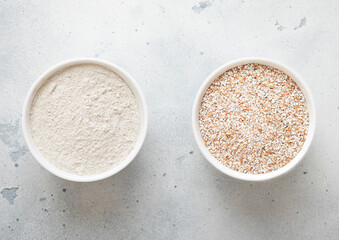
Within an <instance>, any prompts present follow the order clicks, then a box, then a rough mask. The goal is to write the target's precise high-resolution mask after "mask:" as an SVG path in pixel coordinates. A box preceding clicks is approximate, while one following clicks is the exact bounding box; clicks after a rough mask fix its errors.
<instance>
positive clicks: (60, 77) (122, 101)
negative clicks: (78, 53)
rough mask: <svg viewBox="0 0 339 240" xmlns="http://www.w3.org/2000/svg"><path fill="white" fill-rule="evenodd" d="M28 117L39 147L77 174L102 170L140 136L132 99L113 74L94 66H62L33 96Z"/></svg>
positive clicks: (87, 173)
mask: <svg viewBox="0 0 339 240" xmlns="http://www.w3.org/2000/svg"><path fill="white" fill-rule="evenodd" d="M30 121H31V129H32V136H33V140H34V142H35V144H36V146H37V148H38V149H39V151H40V152H41V153H42V154H43V155H44V156H45V158H46V159H48V160H49V161H50V162H51V163H52V164H54V165H55V166H56V167H58V168H60V169H62V170H64V171H66V172H69V173H73V174H77V175H92V174H97V173H101V172H104V171H107V170H109V169H111V168H113V167H114V166H116V165H117V164H119V163H120V162H121V161H123V160H124V159H125V158H126V157H127V155H128V154H129V153H130V152H131V150H132V149H133V147H134V144H135V141H136V139H137V137H138V134H139V128H140V114H139V108H138V105H137V102H136V98H135V96H134V95H133V93H132V91H131V90H130V88H129V87H128V85H127V84H126V83H125V82H124V81H123V80H122V78H120V77H119V76H118V75H117V74H116V73H115V72H113V71H111V70H109V69H107V68H104V67H102V66H99V65H95V64H81V65H75V66H71V67H69V68H66V69H63V70H61V71H59V72H58V73H56V74H55V75H53V76H52V77H50V79H48V81H46V83H45V84H44V85H43V86H42V87H41V88H40V89H39V91H38V92H37V94H36V95H35V97H34V100H33V103H32V107H31V112H30Z"/></svg>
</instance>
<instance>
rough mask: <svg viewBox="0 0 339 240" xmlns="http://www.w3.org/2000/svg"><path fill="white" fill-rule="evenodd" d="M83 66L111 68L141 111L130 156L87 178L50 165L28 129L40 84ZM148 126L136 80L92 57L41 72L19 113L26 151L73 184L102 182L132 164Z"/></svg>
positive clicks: (120, 69)
mask: <svg viewBox="0 0 339 240" xmlns="http://www.w3.org/2000/svg"><path fill="white" fill-rule="evenodd" d="M84 63H89V64H98V65H101V66H104V67H106V68H108V69H111V70H112V71H114V72H115V73H117V74H118V75H119V76H120V77H121V78H122V79H123V80H124V81H125V82H126V83H127V85H128V86H129V87H130V89H131V90H132V92H133V94H134V96H135V98H136V100H137V103H138V106H139V111H140V118H141V119H140V120H141V121H140V132H139V136H138V138H137V140H136V142H135V145H134V148H133V150H132V151H131V152H130V154H129V155H128V156H127V157H126V158H125V159H124V160H123V161H122V162H121V163H120V164H119V165H117V166H116V167H114V168H112V169H109V170H107V171H105V172H103V173H99V174H95V175H88V176H80V175H76V174H71V173H68V172H65V171H63V170H61V169H59V168H57V167H56V166H54V165H53V164H51V163H50V162H49V161H48V160H47V159H46V158H45V157H44V156H43V155H42V154H41V153H40V151H39V150H38V148H37V147H36V145H35V143H34V141H33V138H32V135H31V126H30V117H29V115H30V109H31V104H32V100H33V98H34V96H35V94H36V92H37V91H38V90H39V88H40V87H41V86H42V84H43V83H44V82H45V81H46V80H47V79H48V78H49V77H50V76H52V75H53V74H55V73H56V72H57V71H59V70H60V69H63V68H66V67H69V66H72V65H76V64H84ZM147 123H148V115H147V107H146V101H145V99H144V96H143V94H142V92H141V89H140V87H139V86H138V84H137V83H136V82H135V80H134V79H133V78H132V77H131V76H130V75H129V74H128V73H127V72H126V71H124V70H123V69H122V68H120V67H119V66H117V65H115V64H113V63H110V62H107V61H104V60H99V59H92V58H79V59H72V60H67V61H64V62H61V63H59V64H57V65H55V66H53V67H51V68H50V69H48V70H47V71H46V72H44V73H43V74H42V75H41V76H40V77H39V78H38V79H37V80H36V81H35V82H34V84H33V86H32V87H31V88H30V90H29V92H28V94H27V97H26V99H25V103H24V109H23V114H22V129H23V134H24V137H25V140H26V143H27V146H28V149H29V150H30V152H31V153H32V155H33V156H34V157H35V159H36V160H37V161H38V162H39V163H40V164H41V165H42V166H43V167H44V168H46V169H47V170H48V171H49V172H51V173H53V174H54V175H56V176H58V177H60V178H63V179H66V180H70V181H75V182H93V181H97V180H101V179H104V178H108V177H110V176H112V175H114V174H116V173H118V172H119V171H121V170H122V169H124V168H125V167H126V166H127V165H128V164H129V163H131V162H132V160H133V159H134V158H135V156H136V155H137V154H138V152H139V150H140V149H141V146H142V144H143V142H144V140H145V137H146V132H147Z"/></svg>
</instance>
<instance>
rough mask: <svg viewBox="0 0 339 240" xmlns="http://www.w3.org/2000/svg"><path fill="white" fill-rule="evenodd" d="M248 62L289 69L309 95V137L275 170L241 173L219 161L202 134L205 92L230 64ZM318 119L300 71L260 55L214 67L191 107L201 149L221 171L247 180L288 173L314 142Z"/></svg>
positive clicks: (194, 130) (282, 69) (195, 131)
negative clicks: (299, 73) (296, 71)
mask: <svg viewBox="0 0 339 240" xmlns="http://www.w3.org/2000/svg"><path fill="white" fill-rule="evenodd" d="M247 63H258V64H263V65H267V66H271V67H274V68H276V69H278V70H281V71H283V72H284V73H286V74H287V75H289V76H290V77H291V78H292V79H293V80H294V81H295V82H296V84H297V85H298V86H299V88H300V89H301V91H302V93H303V94H304V96H305V98H306V102H307V107H308V110H309V119H310V125H309V128H308V133H307V136H306V140H305V142H304V145H303V147H302V149H301V150H300V151H299V153H298V154H297V156H296V157H295V158H294V159H293V160H291V162H289V163H288V164H286V165H285V166H284V167H282V168H279V169H277V170H275V171H273V172H269V173H265V174H244V173H240V172H238V171H236V170H233V169H231V168H229V167H227V166H225V165H224V164H222V163H221V162H219V161H218V160H217V159H216V158H215V157H214V156H213V155H212V154H211V153H210V152H209V150H208V149H207V147H206V146H205V144H204V142H203V139H202V137H201V134H200V127H199V109H200V105H201V104H200V103H201V100H202V98H203V96H204V95H205V92H206V90H207V89H208V87H209V86H210V85H211V83H212V82H213V81H214V80H215V79H216V78H217V77H219V76H220V75H221V74H222V73H224V72H225V71H227V70H229V69H231V68H234V67H236V66H241V65H244V64H247ZM315 122H316V117H315V107H314V102H313V98H312V95H311V92H310V90H309V89H308V87H307V86H306V84H305V82H304V81H303V80H302V78H301V77H300V76H299V75H298V74H296V73H295V72H294V71H292V70H291V69H290V68H289V67H287V66H286V65H283V64H281V63H279V62H277V61H274V60H270V59H267V58H259V57H246V58H239V59H236V60H233V61H230V62H227V63H226V64H224V65H222V66H220V67H219V68H217V69H216V70H215V71H213V72H212V73H211V74H210V75H209V76H208V77H207V78H206V79H205V81H204V82H203V83H202V85H201V86H200V88H199V90H198V93H197V95H196V97H195V100H194V104H193V110H192V127H193V134H194V138H195V140H196V142H197V144H198V146H199V148H200V150H201V152H202V153H203V155H204V156H205V158H206V159H207V160H208V161H209V162H210V163H211V164H212V165H213V166H214V167H215V168H217V169H218V170H219V171H221V172H222V173H224V174H226V175H228V176H231V177H233V178H236V179H241V180H246V181H265V180H269V179H273V178H276V177H278V176H281V175H283V174H286V173H287V172H289V171H290V170H291V169H293V168H294V167H295V166H296V165H297V164H298V163H300V161H301V159H302V158H303V157H304V156H305V154H306V152H307V150H308V149H309V147H310V145H311V143H312V139H313V136H314V132H315Z"/></svg>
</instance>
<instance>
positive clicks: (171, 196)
mask: <svg viewBox="0 0 339 240" xmlns="http://www.w3.org/2000/svg"><path fill="white" fill-rule="evenodd" d="M338 11H339V2H338V1H336V0H327V1H317V0H310V1H301V0H300V1H298V0H297V1H292V0H286V1H268V0H263V1H259V0H258V1H250V0H242V1H241V0H239V1H238V0H230V1H228V0H227V1H226V0H224V1H221V0H215V1H212V0H209V1H203V0H201V2H199V1H192V0H188V1H177V0H175V1H155V0H145V1H137V0H131V1H127V0H125V1H108V0H107V1H106V0H105V1H65V0H60V1H37V0H36V1H9V0H8V1H1V2H0V23H1V24H0V192H1V194H0V239H339V161H338V160H339V159H338V156H339V139H338V133H339V125H338V120H339V67H338V66H339V57H338V56H339V47H338V43H339V14H338ZM247 56H256V57H266V58H271V59H274V60H276V61H279V62H281V63H283V64H286V65H288V66H289V67H291V68H292V69H294V70H295V71H296V72H298V73H299V75H301V76H302V77H303V78H304V79H305V82H306V83H307V85H308V86H309V87H310V89H311V91H312V93H313V96H314V100H315V104H316V108H317V116H318V118H317V129H316V134H315V139H314V141H313V144H312V146H311V149H310V151H309V152H308V154H307V155H306V157H305V159H304V161H303V162H302V164H300V165H299V166H298V167H297V168H295V169H294V170H293V171H292V172H290V173H289V174H288V175H285V176H283V177H281V178H278V179H275V180H272V181H269V182H263V183H249V182H242V181H239V180H235V179H231V178H230V177H227V176H224V175H223V174H222V173H220V172H218V171H217V170H216V169H214V168H213V167H212V166H211V165H210V164H209V163H208V162H207V161H206V159H205V158H204V157H203V156H202V155H201V153H200V151H199V149H198V147H197V145H196V143H195V141H194V138H193V133H192V130H191V108H192V104H193V100H194V96H195V94H196V92H197V91H198V88H199V86H200V85H201V83H202V82H203V81H204V79H205V78H206V77H207V76H208V75H209V74H210V73H211V72H212V71H213V70H214V69H216V68H217V67H219V66H220V65H222V64H224V63H226V62H227V61H230V60H234V59H236V58H239V57H247ZM75 57H97V58H102V59H106V60H108V61H111V62H114V63H116V64H118V65H120V66H121V67H123V68H124V69H125V70H127V71H128V72H129V73H130V74H131V75H132V76H134V78H135V79H136V80H137V82H138V83H139V84H140V86H141V88H142V90H143V92H144V94H145V96H146V101H147V104H148V108H149V117H150V120H149V131H148V135H147V138H146V141H145V144H144V146H143V148H142V150H141V152H140V153H139V155H138V156H137V158H136V159H135V160H134V161H133V162H132V164H130V165H129V166H128V167H127V168H126V169H124V170H123V171H122V172H120V173H119V174H117V175H115V176H113V177H111V178H109V179H106V180H103V181H99V182H95V183H87V184H82V183H74V182H68V181H64V180H62V179H59V178H57V177H55V176H53V175H52V174H50V173H49V172H47V171H46V170H44V169H43V168H42V167H41V166H40V165H39V164H38V163H37V162H36V161H35V160H34V158H33V157H32V155H31V154H30V152H29V151H28V150H27V147H26V145H25V143H24V140H23V137H22V133H21V126H20V125H21V124H20V119H21V111H22V105H23V101H24V97H25V95H26V93H27V91H28V89H29V87H30V86H31V84H32V83H33V81H35V79H36V78H37V77H38V76H39V75H40V74H41V73H42V72H43V71H45V70H46V69H47V68H49V67H51V66H52V65H54V64H56V63H58V62H60V61H62V60H66V59H70V58H75Z"/></svg>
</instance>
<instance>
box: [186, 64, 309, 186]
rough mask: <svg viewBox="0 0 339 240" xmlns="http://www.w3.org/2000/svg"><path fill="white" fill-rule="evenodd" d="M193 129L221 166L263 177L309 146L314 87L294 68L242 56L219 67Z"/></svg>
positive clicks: (201, 98)
mask: <svg viewBox="0 0 339 240" xmlns="http://www.w3.org/2000/svg"><path fill="white" fill-rule="evenodd" d="M192 125H193V132H194V136H195V139H196V142H197V143H198V146H199V148H200V150H201V151H202V153H203V154H204V155H205V157H206V159H207V160H208V161H209V162H210V163H211V164H212V165H213V166H214V167H216V168H217V169H218V170H220V171H221V172H223V173H225V174H227V175H229V176H231V177H234V178H238V179H242V180H247V181H263V180H268V179H272V178H275V177H278V176H281V175H283V174H285V173H287V172H289V171H290V170H291V169H292V168H293V167H295V166H296V165H297V164H298V163H299V162H300V161H301V159H302V158H303V157H304V155H305V154H306V152H307V150H308V149H309V147H310V144H311V142H312V139H313V135H314V131H315V110H314V104H313V100H312V97H311V94H310V91H309V90H308V88H307V87H306V85H305V83H304V82H303V81H302V79H301V78H300V77H299V76H298V75H297V74H296V73H295V72H293V71H292V70H291V69H289V68H287V67H286V66H284V65H282V64H280V63H277V62H275V61H272V60H268V59H262V58H244V59H239V60H235V61H232V62H229V63H227V64H225V65H223V66H221V67H220V68H218V69H217V70H215V71H214V72H213V73H212V74H211V75H210V76H209V77H208V78H207V79H206V80H205V82H204V83H203V84H202V86H201V87H200V89H199V91H198V93H197V95H196V98H195V101H194V105H193V112H192Z"/></svg>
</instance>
